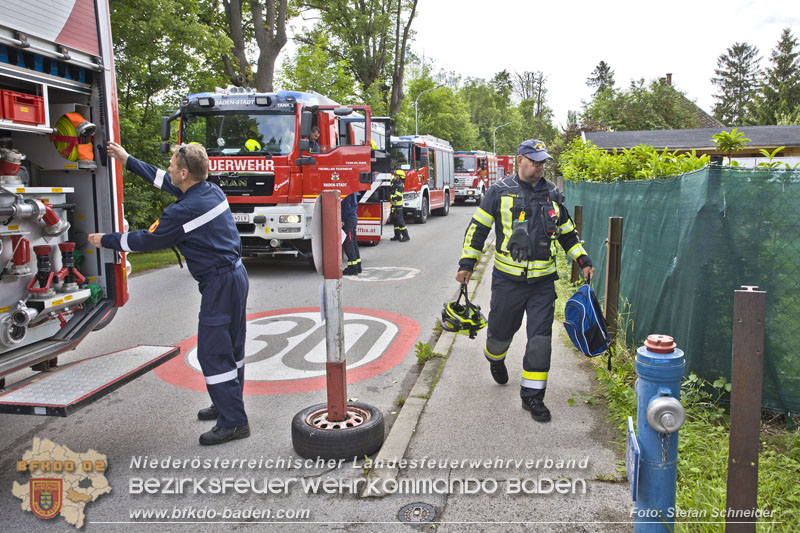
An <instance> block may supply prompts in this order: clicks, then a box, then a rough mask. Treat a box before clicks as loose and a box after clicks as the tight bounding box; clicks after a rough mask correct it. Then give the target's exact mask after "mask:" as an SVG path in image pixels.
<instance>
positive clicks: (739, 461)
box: [725, 286, 767, 533]
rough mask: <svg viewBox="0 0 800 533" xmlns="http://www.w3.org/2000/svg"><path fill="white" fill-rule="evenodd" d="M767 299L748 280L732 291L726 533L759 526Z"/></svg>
mask: <svg viewBox="0 0 800 533" xmlns="http://www.w3.org/2000/svg"><path fill="white" fill-rule="evenodd" d="M766 301H767V293H766V292H764V291H759V290H758V287H750V286H743V287H742V289H741V290H738V291H734V293H733V348H732V353H731V433H730V444H729V448H728V450H729V451H728V496H727V500H726V508H727V513H726V521H727V524H726V525H725V531H726V533H744V532H750V531H755V530H756V524H755V518H754V517H755V516H756V514H755V513H756V506H757V504H758V502H757V500H758V445H759V433H760V430H761V387H762V382H763V374H764V319H765V316H766ZM741 522H748V523H741Z"/></svg>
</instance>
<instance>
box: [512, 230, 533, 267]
mask: <svg viewBox="0 0 800 533" xmlns="http://www.w3.org/2000/svg"><path fill="white" fill-rule="evenodd" d="M531 251H532V250H531V240H530V239H529V238H528V231H527V230H526V229H525V228H517V229H515V230H514V231H513V233H511V238H510V239H508V252H509V253H510V254H511V258H512V259H513V260H514V261H527V260H528V258H529V257H531Z"/></svg>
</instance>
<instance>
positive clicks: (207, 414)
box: [197, 404, 219, 420]
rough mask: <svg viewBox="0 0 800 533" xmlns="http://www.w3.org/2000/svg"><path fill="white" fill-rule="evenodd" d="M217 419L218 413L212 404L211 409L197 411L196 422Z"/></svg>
mask: <svg viewBox="0 0 800 533" xmlns="http://www.w3.org/2000/svg"><path fill="white" fill-rule="evenodd" d="M217 418H219V411H217V408H216V407H214V405H213V404H212V405H211V407H206V408H204V409H200V410H199V411H197V419H198V420H216V419H217Z"/></svg>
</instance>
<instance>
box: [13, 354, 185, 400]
mask: <svg viewBox="0 0 800 533" xmlns="http://www.w3.org/2000/svg"><path fill="white" fill-rule="evenodd" d="M179 353H180V348H178V347H175V346H147V345H143V346H135V347H133V348H127V349H125V350H120V351H118V352H111V353H107V354H104V355H98V356H97V357H91V358H89V359H83V360H81V361H76V362H74V363H70V364H69V365H66V366H64V367H63V368H59V369H58V370H55V371H53V372H43V373H40V374H37V375H36V376H33V377H32V378H30V379H28V380H26V381H24V382H22V383H21V384H15V385H14V386H13V388H12V389H11V390H9V391H8V392H5V393H3V394H0V413H10V414H20V415H44V416H67V415H69V414H71V413H74V412H75V411H77V410H78V409H81V408H82V407H84V406H86V405H89V404H90V403H92V402H94V401H96V400H98V399H100V398H102V397H103V396H105V395H106V394H108V393H110V392H112V391H114V390H116V389H118V388H120V387H121V386H123V385H125V384H126V383H128V382H130V381H133V380H134V379H136V378H138V377H139V376H141V375H143V374H146V373H147V372H149V371H150V370H152V369H154V368H155V367H157V366H159V365H161V364H162V363H166V362H167V361H169V360H170V359H172V358H173V357H175V356H176V355H178V354H179Z"/></svg>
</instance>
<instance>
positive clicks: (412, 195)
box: [403, 191, 418, 200]
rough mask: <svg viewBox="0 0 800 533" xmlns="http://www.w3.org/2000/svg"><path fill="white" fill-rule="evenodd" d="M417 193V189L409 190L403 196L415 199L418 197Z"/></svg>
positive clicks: (407, 198)
mask: <svg viewBox="0 0 800 533" xmlns="http://www.w3.org/2000/svg"><path fill="white" fill-rule="evenodd" d="M417 194H418V193H417V192H416V191H414V192H407V193H404V194H403V198H405V199H406V200H413V199H414V198H416V197H417Z"/></svg>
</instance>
